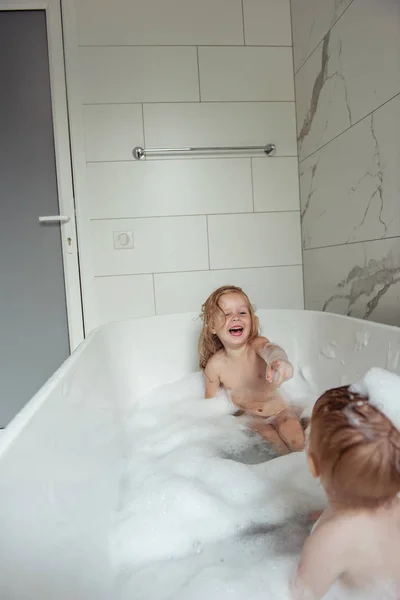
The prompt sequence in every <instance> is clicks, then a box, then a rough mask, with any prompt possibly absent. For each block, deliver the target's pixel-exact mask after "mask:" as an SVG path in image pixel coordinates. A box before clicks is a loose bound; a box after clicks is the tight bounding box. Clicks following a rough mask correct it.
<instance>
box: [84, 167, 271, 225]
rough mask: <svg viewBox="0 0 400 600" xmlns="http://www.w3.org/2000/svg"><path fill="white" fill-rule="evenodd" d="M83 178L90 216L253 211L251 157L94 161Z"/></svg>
mask: <svg viewBox="0 0 400 600" xmlns="http://www.w3.org/2000/svg"><path fill="white" fill-rule="evenodd" d="M261 160H264V161H265V162H267V161H268V160H269V159H267V158H264V159H261ZM87 180H88V193H89V202H90V216H91V218H120V217H151V216H168V215H191V214H207V213H208V214H212V213H229V212H232V213H235V212H248V211H252V210H253V200H252V184H251V167H250V159H249V158H228V159H225V158H221V159H219V160H209V159H199V160H197V159H196V160H167V161H165V160H164V161H163V160H157V161H155V160H154V161H131V162H109V163H106V164H102V163H92V164H88V165H87Z"/></svg>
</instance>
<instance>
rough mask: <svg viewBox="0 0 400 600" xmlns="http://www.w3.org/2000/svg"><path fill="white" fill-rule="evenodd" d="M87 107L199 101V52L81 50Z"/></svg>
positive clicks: (151, 48) (147, 48)
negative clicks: (88, 105) (128, 103)
mask: <svg viewBox="0 0 400 600" xmlns="http://www.w3.org/2000/svg"><path fill="white" fill-rule="evenodd" d="M80 62H81V86H82V95H83V98H82V100H83V103H84V104H101V103H124V102H174V101H177V100H179V101H185V100H186V101H187V100H193V101H195V100H199V82H198V73H197V53H196V48H191V47H178V46H167V47H157V46H136V47H132V46H123V47H117V46H105V47H83V48H81V49H80Z"/></svg>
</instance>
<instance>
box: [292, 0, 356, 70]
mask: <svg viewBox="0 0 400 600" xmlns="http://www.w3.org/2000/svg"><path fill="white" fill-rule="evenodd" d="M353 2H354V0H351V2H350V4H349V5H348V6H346V8H345V9H344V11H343V12H342V14H341V15H340V16H339V17H338V18H337V19H336V21H335V22H334V23H333V24H332V25H331V26H330V28H329V29H328V31H327V32H326V33H324V35H323V36H322V38H321V39H320V40H319V42H318V43H317V45H316V46H315V48H314V49H313V50H311V52H310V54H309V55H308V56H307V57H306V58H305V59H304V61H303V62H302V63H301V65H300V67H299V68H298V69H297V71H295V72H294V74H295V76H296V75H297V73H298V72H299V71H300V69H302V68H303V67H304V65H305V64H306V62H308V60H309V59H310V58H311V56H312V55H313V54H314V52H315V51H316V49H317V48H318V46H320V45H321V44H322V42H323V40H324V38H325V37H326V36H327V35H328V33H329V32H330V31H332V29H333V28H334V27H335V25H336V23H337V22H338V21H340V19H341V18H342V17H343V15H344V14H345V13H346V12H347V11H348V9H349V8H350V6H351V5H352V4H353Z"/></svg>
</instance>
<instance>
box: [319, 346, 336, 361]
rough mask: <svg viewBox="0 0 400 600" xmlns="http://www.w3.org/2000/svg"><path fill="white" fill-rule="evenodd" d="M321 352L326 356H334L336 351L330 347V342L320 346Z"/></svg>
mask: <svg viewBox="0 0 400 600" xmlns="http://www.w3.org/2000/svg"><path fill="white" fill-rule="evenodd" d="M321 354H323V355H324V356H326V358H336V351H335V349H334V348H333V347H332V345H331V343H329V344H327V345H326V346H325V347H324V348H322V350H321Z"/></svg>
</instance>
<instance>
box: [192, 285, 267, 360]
mask: <svg viewBox="0 0 400 600" xmlns="http://www.w3.org/2000/svg"><path fill="white" fill-rule="evenodd" d="M225 294H240V295H241V296H243V298H244V299H245V301H246V303H247V306H248V310H249V314H250V318H251V331H250V336H249V339H248V341H249V342H251V341H252V340H254V339H255V338H256V337H257V336H258V318H257V317H256V315H255V313H254V309H253V307H252V305H251V302H250V300H249V298H248V296H247V294H245V292H244V291H243V290H242V288H240V287H236V286H234V285H223V286H222V287H219V288H218V289H217V290H215V291H214V292H213V293H212V294H211V295H210V296H209V297H208V298H207V300H206V301H205V302H204V304H203V306H202V307H201V314H200V316H201V318H202V320H203V328H202V330H201V333H200V339H199V365H200V369H202V370H204V369H205V368H206V365H207V363H208V361H209V360H210V358H211V357H212V356H213V355H214V354H215V353H216V352H218V350H221V348H223V345H222V342H221V340H220V339H219V337H218V336H217V335H216V334H215V333H212V329H214V325H215V320H216V317H217V315H218V314H220V315H222V316H223V317H224V318H225V315H224V312H223V310H222V308H221V307H220V305H219V301H220V299H221V296H224V295H225Z"/></svg>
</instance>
